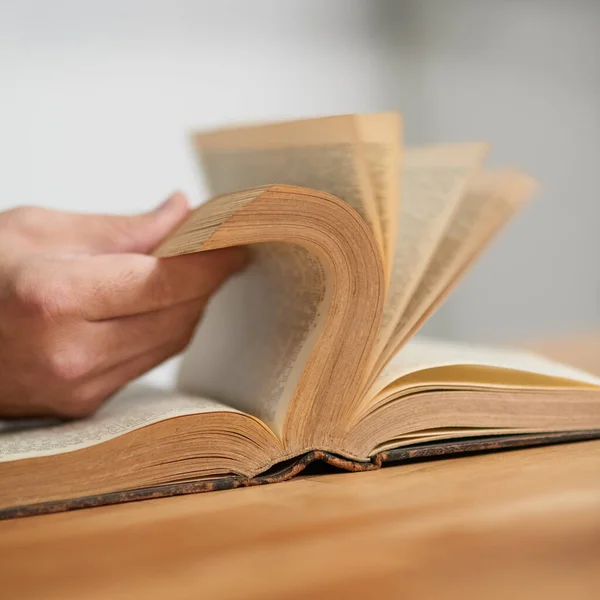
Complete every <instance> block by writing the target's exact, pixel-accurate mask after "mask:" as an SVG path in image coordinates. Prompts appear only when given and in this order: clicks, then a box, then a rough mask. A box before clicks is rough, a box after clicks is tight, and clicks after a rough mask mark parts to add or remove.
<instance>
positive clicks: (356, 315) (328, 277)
mask: <svg viewBox="0 0 600 600" xmlns="http://www.w3.org/2000/svg"><path fill="white" fill-rule="evenodd" d="M237 196H240V197H242V199H243V202H240V201H238V200H237ZM252 196H253V197H252ZM207 223H209V224H210V227H207ZM236 245H249V246H250V247H251V248H252V249H253V253H254V260H253V262H252V264H251V265H250V266H249V268H248V269H247V270H246V271H245V272H243V273H242V274H240V275H238V276H236V277H235V278H233V279H232V280H231V281H230V282H228V284H226V285H225V286H224V287H223V288H222V289H221V290H220V291H219V293H218V294H217V295H216V296H215V297H214V298H213V299H212V301H211V303H210V305H209V306H208V308H207V311H206V314H205V316H204V319H203V322H202V324H201V326H200V327H199V328H198V331H197V333H196V336H195V338H194V340H193V341H192V344H191V346H190V348H189V349H188V351H187V352H186V354H185V355H184V359H183V362H182V365H181V369H180V376H179V380H178V387H179V389H181V390H183V391H184V392H186V393H189V394H200V395H204V396H208V397H211V398H215V399H217V400H219V401H222V402H225V403H227V404H230V405H231V406H234V407H236V408H238V409H239V410H243V411H244V412H247V413H250V414H252V415H254V416H256V417H258V418H259V419H260V420H261V421H262V422H264V423H266V424H267V425H268V426H269V427H270V428H271V430H272V431H274V432H275V433H276V435H277V436H278V437H279V438H280V439H281V440H282V441H283V442H284V443H285V447H286V449H287V450H288V451H289V452H291V453H293V452H300V451H302V450H304V449H305V448H306V447H307V445H308V446H310V447H322V448H325V449H336V448H337V446H336V439H337V438H338V437H339V436H341V435H342V432H343V430H344V429H345V426H346V423H347V419H348V418H349V415H350V414H351V413H352V412H353V410H354V408H355V406H356V405H357V404H358V403H359V402H360V400H361V398H362V393H363V391H364V389H365V388H366V386H367V385H368V383H369V382H368V380H367V375H368V372H367V370H366V368H365V366H366V364H367V361H368V359H369V357H370V353H371V349H372V346H373V343H374V341H375V335H376V333H377V327H378V322H379V318H380V315H381V307H382V305H383V299H384V291H385V286H384V278H383V270H382V264H381V256H380V255H379V253H378V249H377V247H376V245H375V242H374V240H373V237H372V236H371V235H370V233H369V230H368V228H367V226H366V224H365V223H364V222H363V221H362V220H361V219H360V217H359V216H358V215H357V214H356V212H355V211H354V210H352V209H351V208H350V207H348V206H347V205H346V204H345V203H343V202H342V201H340V200H339V199H337V198H335V197H333V196H330V195H329V194H325V193H323V192H317V191H315V190H309V189H306V188H297V187H294V186H281V185H277V186H264V187H263V188H255V189H254V191H252V192H250V191H247V192H240V193H238V194H231V195H224V196H220V197H217V198H216V199H214V200H212V201H210V202H208V203H207V204H204V205H201V206H200V207H199V208H198V209H197V210H196V211H195V213H194V214H193V216H192V217H191V218H190V219H189V220H188V221H187V222H186V223H185V224H184V225H183V226H182V227H181V228H180V229H179V230H178V231H176V232H174V234H173V235H172V236H171V237H170V238H169V239H168V240H167V241H166V242H165V243H164V244H163V245H162V246H161V247H160V248H159V249H158V250H157V254H158V255H159V256H165V257H166V256H173V255H176V254H181V253H186V252H197V251H202V250H210V249H215V248H221V247H227V246H236ZM350 330H352V331H353V337H352V339H350V338H349V337H348V335H347V333H348V331H350ZM317 341H318V342H319V343H318V344H317ZM340 399H343V401H340Z"/></svg>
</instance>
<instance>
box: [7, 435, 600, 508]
mask: <svg viewBox="0 0 600 600" xmlns="http://www.w3.org/2000/svg"><path fill="white" fill-rule="evenodd" d="M594 439H600V429H596V430H582V431H565V432H553V433H532V434H515V435H496V436H482V437H479V438H470V439H456V440H449V441H445V442H426V443H422V444H414V445H412V446H404V447H401V448H394V449H391V450H385V451H383V452H380V453H378V454H376V455H374V456H372V457H371V459H370V460H369V461H364V462H361V461H353V460H349V459H347V458H344V457H342V456H339V455H336V454H332V453H330V452H325V451H323V450H313V451H311V452H307V453H305V454H302V455H300V456H297V457H295V458H293V459H290V460H287V461H284V462H283V463H279V464H277V465H274V466H273V467H271V468H270V469H269V470H268V471H265V472H264V473H262V474H260V475H257V476H256V477H252V478H248V477H243V476H238V475H232V476H230V477H219V478H215V479H205V480H202V481H193V482H185V483H175V484H168V485H160V486H154V487H148V488H143V489H137V490H127V491H122V492H113V493H109V494H98V495H94V496H85V497H81V498H73V499H69V500H55V501H52V502H42V503H37V504H29V505H25V506H15V507H11V508H6V509H2V510H0V520H6V519H14V518H19V517H29V516H35V515H43V514H51V513H59V512H65V511H71V510H78V509H82V508H93V507H96V506H107V505H111V504H122V503H125V502H136V501H140V500H149V499H152V498H165V497H170V496H182V495H185V494H197V493H202V492H213V491H219V490H229V489H234V488H239V487H250V486H255V485H262V484H266V483H279V482H283V481H287V480H289V479H292V478H293V477H295V476H296V475H298V474H300V473H302V471H304V470H305V469H306V467H308V465H310V464H311V463H314V462H316V461H321V462H322V463H325V464H327V465H330V466H331V467H334V468H337V469H340V470H342V471H372V470H375V469H379V468H381V467H383V466H391V465H397V464H402V463H406V462H410V461H418V460H427V459H431V458H452V457H456V456H460V455H464V454H479V453H489V452H497V451H502V450H517V449H521V448H529V447H533V446H545V445H552V444H564V443H569V442H581V441H587V440H594Z"/></svg>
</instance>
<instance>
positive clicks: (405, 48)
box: [0, 0, 600, 341]
mask: <svg viewBox="0 0 600 600" xmlns="http://www.w3.org/2000/svg"><path fill="white" fill-rule="evenodd" d="M599 32H600V2H598V1H597V0H571V1H570V2H563V1H561V0H404V1H402V0H396V1H394V0H381V1H377V0H287V1H282V0H279V1H278V0H269V1H266V0H254V1H244V0H240V1H224V0H219V1H218V2H217V1H216V0H214V1H212V2H211V1H202V0H160V1H158V0H145V1H141V0H140V1H133V0H103V1H102V2H100V1H97V2H92V1H87V2H80V1H79V2H78V1H76V0H70V1H55V2H46V1H44V0H20V1H17V0H15V1H12V2H11V1H10V0H0V210H3V209H5V208H8V207H10V206H14V205H18V204H38V205H45V206H49V207H55V208H62V209H71V210H75V209H76V210H85V211H103V212H104V211H111V212H131V211H138V210H145V209H148V208H150V207H151V206H152V205H154V204H156V203H158V202H159V201H160V200H161V199H163V198H164V197H165V196H166V195H167V194H169V193H170V192H171V191H172V190H174V189H182V190H184V191H185V192H187V193H188V194H189V195H190V197H191V198H192V200H193V202H194V203H198V202H200V201H202V200H203V199H204V198H205V197H206V192H205V189H204V187H203V183H202V180H201V177H200V175H199V173H198V172H197V171H196V168H195V164H194V161H193V158H192V155H191V152H190V148H189V147H188V143H187V134H188V133H189V131H190V130H191V129H193V128H202V127H207V126H214V125H221V124H225V123H230V122H235V121H248V120H253V119H258V120H265V119H281V118H293V117H304V116H315V115H322V114H330V113H343V112H362V111H365V112H366V111H379V110H387V109H400V110H402V112H403V113H404V117H405V127H406V141H407V142H408V143H413V144H414V143H422V142H429V141H480V140H481V141H489V142H491V143H492V145H493V151H492V154H491V156H490V163H492V164H515V165H519V166H522V167H524V168H525V169H527V170H529V171H530V172H531V173H532V174H534V175H535V176H536V177H537V178H538V179H539V180H540V182H541V184H542V192H541V194H540V195H539V196H538V198H537V199H536V201H535V203H534V204H533V205H532V206H530V207H529V208H528V209H526V211H525V212H524V213H523V214H522V215H521V216H520V217H519V219H518V220H517V221H516V222H515V223H513V224H512V225H511V227H510V228H509V230H507V231H506V232H505V233H504V234H503V236H502V238H501V239H500V240H498V241H497V242H496V243H495V244H494V246H493V247H492V249H491V250H490V251H489V252H488V253H487V254H486V255H485V257H484V258H483V259H482V260H481V261H480V262H479V263H478V265H477V266H476V267H475V269H474V270H473V271H472V272H471V273H470V274H469V276H468V277H467V278H466V279H465V280H464V281H463V283H462V284H461V286H460V288H459V289H458V290H457V291H456V292H455V293H454V294H453V295H452V297H451V298H450V300H449V301H448V302H447V303H446V304H445V305H444V307H443V308H442V309H441V310H440V311H439V312H438V314H436V315H435V316H434V318H433V319H432V320H431V321H430V323H428V325H427V326H426V331H427V333H429V334H437V335H441V336H444V337H452V338H457V339H469V340H485V341H488V340H490V341H500V340H501V341H505V340H514V339H522V338H536V337H540V336H543V337H546V336H549V335H555V334H562V333H565V332H575V331H586V330H588V329H590V328H598V327H599V325H600V269H599V257H600V237H599V235H598V231H599V230H600V193H599V191H598V188H599V186H598V173H599V171H600V165H599V164H598V163H599V159H600V102H599V97H600V65H599V62H598V61H599V59H600V35H599Z"/></svg>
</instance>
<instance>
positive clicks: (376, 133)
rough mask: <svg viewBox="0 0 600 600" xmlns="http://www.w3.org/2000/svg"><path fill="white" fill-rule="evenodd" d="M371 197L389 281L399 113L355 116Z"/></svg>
mask: <svg viewBox="0 0 600 600" xmlns="http://www.w3.org/2000/svg"><path fill="white" fill-rule="evenodd" d="M356 119H357V123H358V131H359V138H360V141H361V142H362V146H363V152H364V159H365V162H366V166H367V170H368V173H369V179H370V181H371V187H372V190H373V197H374V199H375V204H376V205H377V212H378V214H379V222H380V224H381V232H382V235H383V243H384V253H385V260H384V265H385V272H386V276H387V281H388V282H389V279H390V276H391V268H392V257H393V252H394V248H395V246H396V239H397V235H398V211H399V210H400V165H401V164H402V131H401V129H402V123H401V119H400V115H399V114H398V113H393V112H389V113H373V114H365V115H356Z"/></svg>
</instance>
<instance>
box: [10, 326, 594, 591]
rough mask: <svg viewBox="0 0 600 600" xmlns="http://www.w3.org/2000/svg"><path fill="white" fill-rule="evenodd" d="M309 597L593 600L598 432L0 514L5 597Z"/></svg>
mask: <svg viewBox="0 0 600 600" xmlns="http://www.w3.org/2000/svg"><path fill="white" fill-rule="evenodd" d="M598 339H600V338H594V337H590V338H589V339H588V340H584V341H580V342H579V343H572V347H573V349H574V350H575V351H576V352H575V355H573V356H572V358H574V359H577V358H579V359H581V360H575V361H574V362H580V363H582V364H584V363H585V364H586V365H587V366H588V367H589V366H593V364H592V363H593V359H594V358H595V359H596V360H597V361H598V362H596V363H595V364H596V365H597V366H598V367H600V357H598V356H597V350H598V348H599V344H598V343H597V342H598ZM566 347H567V345H563V344H559V345H558V346H555V347H554V350H553V349H552V348H551V349H550V350H551V352H550V353H552V354H554V355H558V354H560V353H561V352H564V348H566ZM563 358H565V357H564V356H563ZM572 362H573V361H572ZM598 370H599V371H600V369H598ZM317 597H324V598H353V597H374V598H388V597H390V598H427V597H443V598H449V599H452V598H457V599H458V598H460V599H461V600H464V599H465V598H474V599H495V598H498V599H502V600H506V599H507V598H527V599H535V598H544V599H548V598H557V599H560V600H565V599H566V598H577V599H583V598H590V599H591V598H594V599H598V598H600V441H598V442H585V443H578V444H568V445H563V446H551V447H547V448H537V449H529V450H522V451H513V452H505V453H501V454H491V455H485V456H473V457H468V458H460V459H453V460H443V461H436V462H422V463H414V464H409V465H404V466H399V467H391V468H387V469H383V470H381V471H378V472H367V473H352V474H332V475H323V476H318V477H305V478H299V479H296V480H293V481H290V482H286V483H282V484H278V485H271V486H265V487H259V488H247V489H238V490H230V491H225V492H215V493H210V494H204V495H196V496H182V497H178V498H167V499H163V500H152V501H148V502H140V503H133V504H128V505H121V506H111V507H104V508H98V509H91V510H84V511H76V512H73V513H66V514H57V515H47V516H42V517H32V518H28V519H21V520H14V521H6V522H0V598H3V599H9V598H44V599H45V600H51V599H54V598H57V599H58V598H61V599H65V600H68V599H75V598H76V599H82V598H85V599H88V598H89V599H94V600H95V599H102V600H105V599H110V600H115V599H121V598H143V599H152V598H161V599H164V598H168V599H169V600H171V599H177V598H194V599H196V598H256V599H271V598H272V599H280V598H317Z"/></svg>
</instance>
